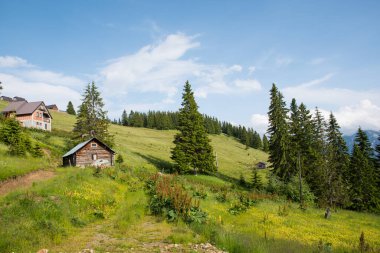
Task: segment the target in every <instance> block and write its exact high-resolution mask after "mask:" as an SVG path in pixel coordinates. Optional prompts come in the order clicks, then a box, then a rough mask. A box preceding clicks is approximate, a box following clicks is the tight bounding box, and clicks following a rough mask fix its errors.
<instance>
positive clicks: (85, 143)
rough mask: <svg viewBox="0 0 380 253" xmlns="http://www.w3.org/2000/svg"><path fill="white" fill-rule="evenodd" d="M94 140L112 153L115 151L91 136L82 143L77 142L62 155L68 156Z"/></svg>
mask: <svg viewBox="0 0 380 253" xmlns="http://www.w3.org/2000/svg"><path fill="white" fill-rule="evenodd" d="M93 140H94V141H96V142H98V143H100V144H102V145H103V146H104V147H105V148H106V149H108V150H109V151H111V152H112V153H113V154H115V151H113V150H112V149H111V148H110V147H108V146H107V145H106V144H104V143H103V142H101V141H100V140H98V139H97V138H95V137H93V138H91V139H89V140H87V141H84V142H82V143H79V144H78V145H76V146H75V147H74V148H72V149H71V150H70V151H69V152H67V153H66V154H64V155H63V156H62V157H66V156H70V155H72V154H74V153H76V152H78V151H79V150H81V149H82V148H83V147H84V146H86V145H87V144H88V143H90V142H91V141H93Z"/></svg>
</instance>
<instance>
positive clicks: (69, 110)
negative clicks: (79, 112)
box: [66, 101, 76, 115]
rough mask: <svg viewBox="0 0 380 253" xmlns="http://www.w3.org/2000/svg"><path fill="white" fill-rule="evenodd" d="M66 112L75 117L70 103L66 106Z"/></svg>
mask: <svg viewBox="0 0 380 253" xmlns="http://www.w3.org/2000/svg"><path fill="white" fill-rule="evenodd" d="M66 112H67V113H68V114H71V115H76V112H75V109H74V106H73V103H71V101H69V103H68V104H67V108H66Z"/></svg>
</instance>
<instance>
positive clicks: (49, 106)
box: [46, 104, 58, 109]
mask: <svg viewBox="0 0 380 253" xmlns="http://www.w3.org/2000/svg"><path fill="white" fill-rule="evenodd" d="M54 107H55V108H58V106H57V105H56V104H53V105H47V106H46V108H48V109H52V108H54Z"/></svg>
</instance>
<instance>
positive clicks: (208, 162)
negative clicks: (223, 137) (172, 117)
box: [171, 81, 216, 174]
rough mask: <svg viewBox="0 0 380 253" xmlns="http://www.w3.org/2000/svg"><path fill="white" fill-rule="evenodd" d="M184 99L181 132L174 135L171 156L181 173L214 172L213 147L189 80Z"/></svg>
mask: <svg viewBox="0 0 380 253" xmlns="http://www.w3.org/2000/svg"><path fill="white" fill-rule="evenodd" d="M182 100H183V101H182V108H180V110H179V115H178V117H179V118H178V130H179V133H178V134H176V135H175V137H174V144H175V147H174V148H173V149H172V156H171V158H172V159H173V160H174V161H175V163H176V165H177V169H178V172H180V173H191V172H194V173H195V174H196V173H197V172H199V173H205V174H208V173H212V172H214V171H216V166H215V157H214V155H213V149H212V146H211V144H210V139H209V138H208V137H207V133H206V130H205V127H204V121H203V117H202V115H201V114H200V113H199V112H198V105H197V103H196V102H195V99H194V93H193V92H192V90H191V86H190V83H189V82H188V81H187V82H186V84H185V87H184V91H183V95H182Z"/></svg>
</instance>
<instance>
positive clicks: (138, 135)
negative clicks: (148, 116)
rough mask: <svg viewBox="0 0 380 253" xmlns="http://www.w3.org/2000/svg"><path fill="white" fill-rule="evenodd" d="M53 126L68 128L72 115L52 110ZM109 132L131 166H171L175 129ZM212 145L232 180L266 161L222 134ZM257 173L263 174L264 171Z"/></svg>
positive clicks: (259, 153)
mask: <svg viewBox="0 0 380 253" xmlns="http://www.w3.org/2000/svg"><path fill="white" fill-rule="evenodd" d="M52 114H53V128H54V129H58V130H65V131H71V130H72V129H73V126H74V124H75V117H74V116H72V115H69V114H66V113H63V112H52ZM110 132H111V134H113V135H114V136H115V142H116V145H115V151H116V152H117V153H120V154H122V155H123V157H124V158H125V159H124V160H125V161H126V163H127V164H129V165H132V166H143V165H145V166H151V165H154V166H155V167H157V168H158V169H160V170H161V169H163V168H167V167H168V166H169V167H170V166H171V163H172V160H171V159H170V150H171V148H172V147H173V143H172V141H173V137H174V134H175V133H176V131H173V130H160V131H158V130H154V129H146V128H135V127H125V126H118V125H111V128H110ZM210 138H211V140H212V146H213V147H214V151H215V152H216V155H217V158H218V165H219V172H220V173H222V174H224V175H226V176H228V177H232V178H235V179H238V178H239V177H240V174H241V173H243V174H244V175H245V177H246V178H247V179H249V178H250V177H251V175H250V173H251V170H250V167H251V166H252V165H253V164H255V163H257V162H258V161H266V160H267V159H268V155H267V154H266V153H265V152H262V151H260V150H256V149H252V148H249V149H248V150H246V149H245V145H243V144H241V143H239V142H237V141H236V140H235V139H234V138H232V137H228V136H225V135H211V136H210ZM260 173H262V174H265V172H264V171H261V172H260Z"/></svg>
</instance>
